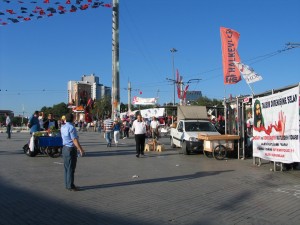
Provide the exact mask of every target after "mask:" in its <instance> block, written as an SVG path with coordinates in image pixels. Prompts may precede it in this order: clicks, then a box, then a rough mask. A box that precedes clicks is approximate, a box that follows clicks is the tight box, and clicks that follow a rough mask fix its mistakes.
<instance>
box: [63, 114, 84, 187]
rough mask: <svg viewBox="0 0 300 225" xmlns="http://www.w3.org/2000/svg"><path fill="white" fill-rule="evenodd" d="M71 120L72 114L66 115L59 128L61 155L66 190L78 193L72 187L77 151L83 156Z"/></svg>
mask: <svg viewBox="0 0 300 225" xmlns="http://www.w3.org/2000/svg"><path fill="white" fill-rule="evenodd" d="M73 119H74V116H73V114H71V113H69V114H67V115H66V123H65V124H64V125H63V126H62V127H61V137H62V140H63V146H64V147H63V150H62V155H63V158H64V168H65V185H66V189H67V190H69V191H79V189H78V188H77V187H76V186H75V185H74V173H75V169H76V163H77V151H79V152H80V155H81V156H83V155H84V150H83V149H82V147H81V145H80V143H79V138H78V134H77V131H76V128H75V127H74V125H73Z"/></svg>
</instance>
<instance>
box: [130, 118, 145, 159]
mask: <svg viewBox="0 0 300 225" xmlns="http://www.w3.org/2000/svg"><path fill="white" fill-rule="evenodd" d="M132 130H133V132H134V137H135V144H136V157H137V158H138V157H140V155H142V156H144V148H145V139H146V123H145V122H144V121H143V119H142V116H141V115H140V114H139V115H137V119H136V120H135V121H134V122H133V124H132Z"/></svg>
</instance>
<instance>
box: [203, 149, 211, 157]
mask: <svg viewBox="0 0 300 225" xmlns="http://www.w3.org/2000/svg"><path fill="white" fill-rule="evenodd" d="M203 154H204V155H205V156H206V157H207V158H212V157H214V156H213V152H209V151H204V150H203Z"/></svg>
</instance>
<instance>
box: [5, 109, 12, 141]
mask: <svg viewBox="0 0 300 225" xmlns="http://www.w3.org/2000/svg"><path fill="white" fill-rule="evenodd" d="M5 116H6V121H5V123H6V133H7V138H8V139H10V137H11V120H10V117H9V115H8V113H5Z"/></svg>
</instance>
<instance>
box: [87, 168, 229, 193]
mask: <svg viewBox="0 0 300 225" xmlns="http://www.w3.org/2000/svg"><path fill="white" fill-rule="evenodd" d="M232 171H234V170H222V171H205V172H197V173H194V174H190V175H181V176H174V177H162V178H154V179H147V180H138V179H136V180H133V181H127V182H120V183H111V184H100V185H93V186H82V187H81V189H82V190H89V189H99V188H111V187H122V186H129V185H138V184H148V183H158V182H179V181H185V180H190V179H198V178H201V177H206V176H214V175H218V174H221V173H227V172H232Z"/></svg>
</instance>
